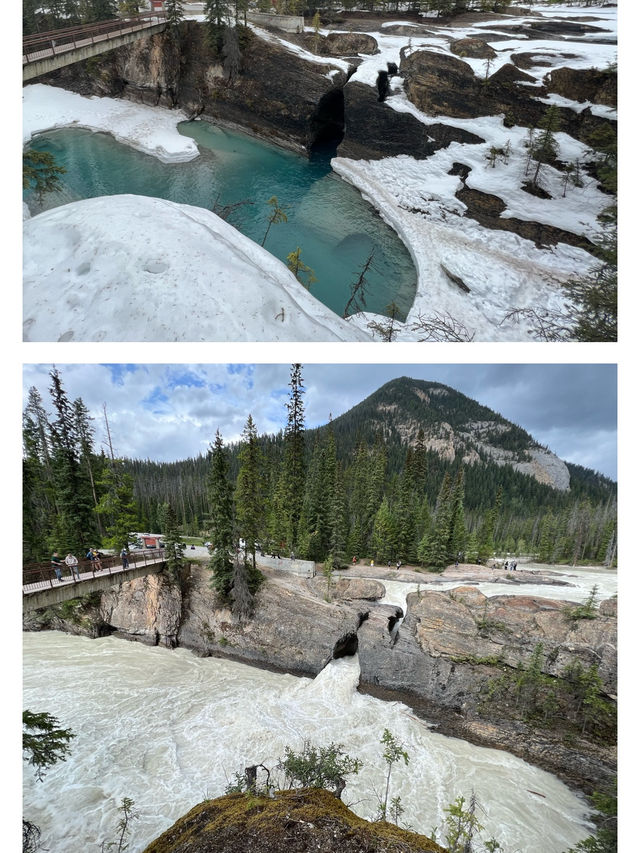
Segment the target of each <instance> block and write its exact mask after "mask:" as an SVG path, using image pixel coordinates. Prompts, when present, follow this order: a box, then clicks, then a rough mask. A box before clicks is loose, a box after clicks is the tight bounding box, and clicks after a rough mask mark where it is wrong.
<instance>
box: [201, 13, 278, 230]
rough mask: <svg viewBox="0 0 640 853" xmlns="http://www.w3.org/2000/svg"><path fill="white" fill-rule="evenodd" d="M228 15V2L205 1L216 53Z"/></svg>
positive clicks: (208, 25)
mask: <svg viewBox="0 0 640 853" xmlns="http://www.w3.org/2000/svg"><path fill="white" fill-rule="evenodd" d="M228 14H229V9H228V4H227V2H226V0H205V3H204V17H205V20H206V22H207V38H208V41H209V44H210V46H211V49H212V50H213V51H214V52H215V53H220V51H221V50H222V40H223V36H224V29H225V24H224V22H225V20H226V18H227V16H228ZM263 245H264V244H263Z"/></svg>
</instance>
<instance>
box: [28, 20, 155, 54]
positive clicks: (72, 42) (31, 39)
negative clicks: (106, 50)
mask: <svg viewBox="0 0 640 853" xmlns="http://www.w3.org/2000/svg"><path fill="white" fill-rule="evenodd" d="M165 21H166V15H165V13H164V12H148V13H147V14H144V15H132V16H131V17H129V18H114V19H113V20H111V21H98V22H97V23H95V24H82V25H81V26H78V27H66V28H64V29H59V30H49V31H48V32H46V33H34V34H33V35H30V36H24V37H23V39H22V64H23V65H28V64H29V63H30V62H37V60H39V59H44V58H47V57H51V56H56V55H57V54H59V53H65V52H67V51H70V50H74V49H75V48H77V47H85V46H86V45H88V44H96V43H97V42H102V41H108V40H109V39H112V38H116V37H117V36H119V35H122V34H123V33H128V32H136V31H137V30H144V29H148V28H149V27H152V26H154V25H155V24H162V23H165Z"/></svg>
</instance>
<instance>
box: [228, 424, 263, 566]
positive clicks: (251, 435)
mask: <svg viewBox="0 0 640 853" xmlns="http://www.w3.org/2000/svg"><path fill="white" fill-rule="evenodd" d="M238 459H239V463H240V468H239V470H238V479H237V481H236V491H235V508H236V524H237V527H238V534H239V536H240V537H241V538H242V539H244V542H245V554H248V555H250V558H251V567H252V569H253V571H254V572H255V570H256V542H257V541H258V539H259V538H261V536H262V534H263V526H264V522H265V499H264V482H263V471H262V465H263V456H262V452H261V450H260V446H259V444H258V432H257V430H256V425H255V423H254V422H253V418H252V417H251V415H249V417H248V418H247V423H246V424H245V428H244V430H243V433H242V443H241V446H240V452H239V455H238Z"/></svg>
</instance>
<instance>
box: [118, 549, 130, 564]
mask: <svg viewBox="0 0 640 853" xmlns="http://www.w3.org/2000/svg"><path fill="white" fill-rule="evenodd" d="M120 557H121V558H122V568H123V569H128V568H129V556H128V554H127V549H126V548H123V549H122V551H120Z"/></svg>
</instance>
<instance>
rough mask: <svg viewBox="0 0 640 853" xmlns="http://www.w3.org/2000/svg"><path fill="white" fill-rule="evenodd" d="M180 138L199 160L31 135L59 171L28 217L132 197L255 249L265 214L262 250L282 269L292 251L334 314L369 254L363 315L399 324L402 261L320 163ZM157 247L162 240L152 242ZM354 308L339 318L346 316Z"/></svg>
mask: <svg viewBox="0 0 640 853" xmlns="http://www.w3.org/2000/svg"><path fill="white" fill-rule="evenodd" d="M178 129H179V131H180V133H182V134H183V135H184V136H189V137H191V138H193V139H194V140H195V141H196V143H197V144H198V147H199V149H200V156H199V157H197V158H196V159H195V160H192V161H190V162H188V163H169V164H167V163H162V162H161V161H160V160H158V159H157V158H155V157H152V156H151V155H148V154H144V153H141V152H139V151H136V150H134V149H133V148H130V147H129V146H127V145H124V144H122V143H119V142H117V141H116V140H115V139H113V137H111V136H110V135H108V134H104V133H94V132H92V131H88V130H80V129H77V128H65V129H61V130H56V131H51V132H48V133H46V134H42V135H40V136H37V137H36V138H34V139H33V140H32V142H31V143H30V146H29V147H30V148H31V149H34V150H37V151H48V152H50V153H51V154H52V155H53V156H54V158H55V161H56V163H57V164H58V165H60V166H63V167H64V168H65V169H66V173H65V174H64V175H62V176H61V183H62V187H61V190H60V191H59V192H55V193H50V194H48V195H46V196H45V197H44V199H43V202H42V204H40V203H39V202H38V200H37V199H36V198H35V196H34V195H33V194H31V195H30V196H29V195H27V196H26V197H25V200H26V201H27V202H28V204H29V207H30V209H31V212H32V214H36V213H39V212H41V211H42V210H47V209H49V208H52V207H58V206H60V205H62V204H67V203H69V202H72V201H78V200H80V199H85V198H94V197H96V196H103V195H118V194H121V193H133V194H135V195H145V196H151V197H156V198H163V199H168V200H170V201H174V202H178V203H180V204H192V205H196V206H198V207H203V208H206V209H208V210H215V212H217V213H219V212H220V211H222V210H223V209H224V208H226V211H227V212H226V215H225V218H227V220H228V221H229V222H230V223H231V224H232V225H234V226H235V227H236V228H238V230H239V231H241V232H242V233H243V234H245V235H246V236H247V237H250V238H251V239H252V240H254V241H255V242H256V243H258V244H261V243H262V241H263V239H264V237H265V233H266V232H267V227H268V225H269V221H268V220H269V216H270V214H271V213H272V211H273V209H274V208H273V206H272V205H270V204H269V200H270V199H272V198H273V197H275V198H277V202H278V207H280V208H282V209H283V210H284V212H285V214H286V222H285V221H283V222H280V223H277V224H273V225H272V226H271V227H270V228H269V232H268V234H267V237H266V241H265V243H264V247H265V249H267V250H268V251H269V252H271V254H273V255H274V256H275V257H277V258H279V259H280V260H281V261H283V262H284V263H285V264H286V262H287V260H286V259H287V255H289V254H290V253H291V252H294V251H295V250H296V249H297V248H298V247H299V248H300V249H301V253H300V257H301V259H302V261H303V262H304V264H305V265H306V266H308V267H310V268H311V270H313V273H314V276H315V278H316V279H317V281H315V282H312V283H311V285H310V290H311V293H312V294H313V295H314V296H315V297H316V298H317V299H319V300H320V301H321V302H323V303H324V304H325V305H326V306H327V307H329V308H330V309H331V310H333V311H335V312H336V314H339V315H340V316H342V315H343V314H344V313H345V310H346V309H347V306H348V303H349V301H350V297H351V294H352V290H353V285H354V283H355V282H356V281H357V280H358V278H359V276H360V273H361V271H362V270H363V267H364V265H365V263H366V261H367V259H368V257H369V255H370V254H371V253H372V252H373V259H372V262H371V265H370V267H369V269H368V271H367V273H366V276H365V291H364V297H362V296H359V297H358V299H357V303H358V307H359V308H360V309H361V310H366V311H372V312H376V313H380V314H384V313H386V309H387V307H388V306H389V305H390V304H391V303H392V302H393V303H395V305H396V306H397V312H396V316H397V317H398V318H399V319H400V320H404V319H405V318H406V315H407V312H408V311H409V308H410V307H411V304H412V303H413V299H414V296H415V291H416V282H417V276H416V270H415V267H414V265H413V261H412V259H411V256H410V255H409V252H408V251H407V249H406V247H405V245H404V243H403V242H402V241H401V240H400V238H399V237H398V235H397V234H396V232H395V231H394V230H393V229H392V228H391V227H389V226H388V225H387V224H386V223H385V222H384V221H383V220H382V219H381V217H380V216H378V214H377V213H376V212H375V210H374V208H373V207H372V206H371V205H370V204H369V203H368V202H366V201H365V200H364V199H363V198H362V196H361V195H360V193H359V192H358V190H357V189H355V187H353V186H351V185H350V184H347V183H346V182H345V181H343V180H342V179H341V178H339V177H338V176H337V175H336V174H335V173H334V172H332V170H331V166H330V164H329V161H328V159H325V160H322V159H313V160H308V159H307V158H305V157H303V156H301V155H299V154H296V153H293V152H289V151H286V150H284V149H281V148H278V147H277V146H275V145H271V144H269V143H266V142H263V141H260V140H258V139H254V138H253V137H250V136H248V135H246V134H242V133H239V132H231V131H228V130H225V129H222V128H220V127H217V126H215V125H213V124H210V123H208V122H204V121H194V122H183V123H182V124H180V125H179V126H178ZM159 239H161V235H159ZM355 310H357V307H356V306H354V304H353V303H352V305H351V307H350V308H349V309H348V310H347V311H346V313H347V314H351V313H354V312H355Z"/></svg>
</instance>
